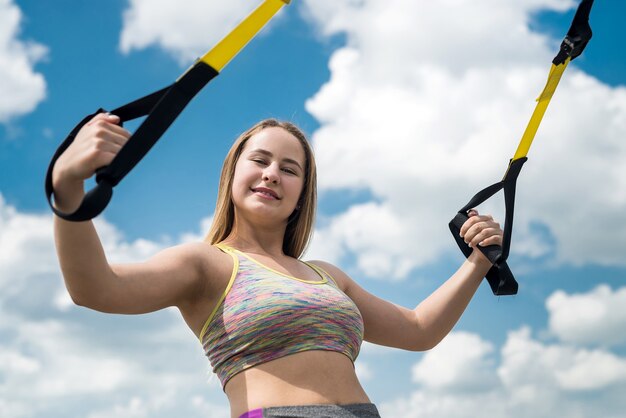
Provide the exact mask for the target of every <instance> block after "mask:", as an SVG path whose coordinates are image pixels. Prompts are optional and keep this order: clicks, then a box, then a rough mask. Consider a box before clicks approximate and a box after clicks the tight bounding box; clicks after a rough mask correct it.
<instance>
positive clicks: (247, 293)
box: [200, 244, 364, 388]
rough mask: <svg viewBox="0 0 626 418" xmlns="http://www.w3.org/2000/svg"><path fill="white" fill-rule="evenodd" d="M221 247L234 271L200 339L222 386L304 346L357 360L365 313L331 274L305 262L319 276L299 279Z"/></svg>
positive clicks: (221, 245)
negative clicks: (227, 255) (239, 374)
mask: <svg viewBox="0 0 626 418" xmlns="http://www.w3.org/2000/svg"><path fill="white" fill-rule="evenodd" d="M217 247H218V248H220V249H221V250H222V251H224V252H226V253H228V254H230V255H231V256H232V258H233V261H234V266H233V272H232V275H231V277H230V280H229V282H228V286H227V287H226V290H225V291H224V294H223V295H222V297H221V298H220V300H219V302H218V303H217V306H216V307H215V309H214V310H213V312H212V313H211V315H210V316H209V318H208V319H207V320H206V322H205V324H204V327H203V328H202V331H201V332H200V341H201V342H202V345H203V347H204V350H205V353H206V356H207V357H208V358H209V361H210V362H211V365H212V366H213V371H214V372H215V373H216V374H217V376H218V377H219V379H220V381H221V383H222V387H223V388H224V387H225V386H226V383H227V382H228V381H229V380H230V378H232V377H233V376H234V375H235V374H237V373H239V372H241V371H243V370H245V369H248V368H250V367H254V366H256V365H259V364H261V363H265V362H268V361H271V360H276V359H278V358H281V357H284V356H287V355H289V354H294V353H299V352H302V351H308V350H329V351H336V352H339V353H342V354H345V355H346V356H348V357H349V358H350V360H352V362H354V361H355V360H356V357H357V355H358V354H359V350H360V347H361V343H362V342H363V331H364V327H363V318H362V317H361V313H360V312H359V310H358V308H357V306H356V305H355V304H354V302H353V301H352V300H351V299H350V298H349V297H348V296H346V294H345V293H343V292H342V291H341V290H340V289H339V287H338V286H337V283H335V281H334V279H333V278H332V277H331V276H330V275H329V274H328V273H326V272H325V271H324V270H322V269H321V268H320V267H318V266H315V265H313V264H310V263H306V264H307V265H308V266H309V267H311V268H312V269H313V270H315V271H316V272H317V274H318V275H319V280H316V281H308V280H301V279H298V278H295V277H292V276H289V275H287V274H283V273H280V272H278V271H276V270H273V269H271V268H269V267H266V266H264V265H263V264H261V263H259V262H258V261H255V260H254V259H252V258H250V257H249V256H247V255H245V254H244V253H242V252H241V251H239V250H236V249H234V248H230V247H227V246H225V245H223V244H218V245H217Z"/></svg>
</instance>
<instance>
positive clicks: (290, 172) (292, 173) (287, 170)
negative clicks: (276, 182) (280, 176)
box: [283, 167, 298, 176]
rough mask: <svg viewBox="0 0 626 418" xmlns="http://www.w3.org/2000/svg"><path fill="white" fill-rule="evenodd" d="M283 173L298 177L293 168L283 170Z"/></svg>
mask: <svg viewBox="0 0 626 418" xmlns="http://www.w3.org/2000/svg"><path fill="white" fill-rule="evenodd" d="M283 171H284V172H285V173H287V174H291V175H294V176H296V175H297V174H298V173H297V172H296V170H294V169H293V168H289V167H285V168H283Z"/></svg>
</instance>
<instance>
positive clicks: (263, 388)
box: [225, 350, 370, 418]
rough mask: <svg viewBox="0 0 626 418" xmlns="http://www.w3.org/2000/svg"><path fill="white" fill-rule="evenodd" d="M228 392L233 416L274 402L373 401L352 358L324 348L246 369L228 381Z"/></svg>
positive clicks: (349, 402) (277, 403) (298, 403)
mask: <svg viewBox="0 0 626 418" xmlns="http://www.w3.org/2000/svg"><path fill="white" fill-rule="evenodd" d="M225 392H226V395H227V396H228V400H229V401H230V409H231V417H232V418H238V417H239V416H240V415H241V414H243V413H245V412H247V411H250V410H252V409H257V408H266V407H271V406H287V405H313V404H332V405H346V404H353V403H369V402H370V400H369V398H368V397H367V394H366V393H365V391H364V390H363V388H362V387H361V384H360V383H359V380H358V378H357V376H356V373H355V370H354V366H353V364H352V361H351V360H350V359H349V358H348V357H347V356H346V355H344V354H341V353H337V352H333V351H323V350H313V351H304V352H301V353H296V354H291V355H289V356H286V357H282V358H279V359H277V360H273V361H270V362H267V363H264V364H260V365H258V366H255V367H252V368H250V369H247V370H244V371H242V372H240V373H238V374H236V375H235V376H233V377H232V378H231V379H230V380H229V381H228V382H227V383H226V387H225Z"/></svg>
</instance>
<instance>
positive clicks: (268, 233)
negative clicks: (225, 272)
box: [224, 216, 287, 257]
mask: <svg viewBox="0 0 626 418" xmlns="http://www.w3.org/2000/svg"><path fill="white" fill-rule="evenodd" d="M286 229H287V224H286V223H282V224H279V225H258V224H255V225H252V224H250V223H249V222H246V221H245V220H243V219H238V217H237V216H235V222H234V224H233V229H232V231H231V232H230V234H229V235H228V237H227V238H226V239H225V240H224V243H225V244H227V245H231V246H233V247H236V248H237V249H239V250H241V251H244V252H250V253H257V254H267V255H271V256H276V257H278V256H284V255H285V254H284V252H283V241H284V237H285V230H286Z"/></svg>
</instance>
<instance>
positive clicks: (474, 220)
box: [460, 210, 490, 238]
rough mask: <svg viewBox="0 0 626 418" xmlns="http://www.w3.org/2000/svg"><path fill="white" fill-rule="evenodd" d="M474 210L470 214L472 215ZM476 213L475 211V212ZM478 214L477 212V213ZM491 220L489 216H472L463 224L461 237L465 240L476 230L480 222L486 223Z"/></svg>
mask: <svg viewBox="0 0 626 418" xmlns="http://www.w3.org/2000/svg"><path fill="white" fill-rule="evenodd" d="M472 211H474V210H471V211H470V212H469V213H471V212H472ZM474 212H475V211H474ZM476 213H477V212H476ZM489 220H490V219H489V218H488V217H487V216H481V215H478V214H476V215H474V214H472V215H471V216H470V217H469V218H468V220H467V221H465V222H464V223H463V225H462V226H461V230H460V235H461V237H462V238H465V237H466V235H467V233H468V232H469V231H470V230H471V229H472V228H474V227H475V226H476V225H477V224H479V223H480V222H484V221H489Z"/></svg>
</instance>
